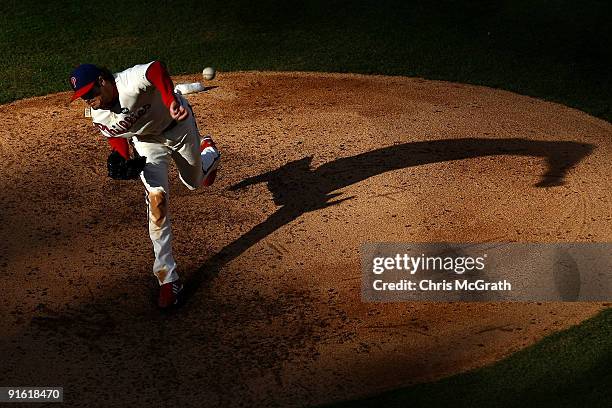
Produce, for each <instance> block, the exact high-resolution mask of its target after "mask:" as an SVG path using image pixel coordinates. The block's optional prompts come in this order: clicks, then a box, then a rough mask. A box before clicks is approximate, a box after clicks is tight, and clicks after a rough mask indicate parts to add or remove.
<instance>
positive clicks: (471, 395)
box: [330, 309, 612, 408]
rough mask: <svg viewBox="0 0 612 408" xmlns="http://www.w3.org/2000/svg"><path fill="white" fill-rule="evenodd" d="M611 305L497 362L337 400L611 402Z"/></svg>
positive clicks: (397, 403) (483, 404) (457, 407)
mask: <svg viewBox="0 0 612 408" xmlns="http://www.w3.org/2000/svg"><path fill="white" fill-rule="evenodd" d="M611 367H612V309H607V310H605V311H604V312H602V313H600V314H599V315H598V316H596V317H594V318H592V319H590V320H588V321H586V322H584V323H582V324H581V325H578V326H574V327H572V328H570V329H568V330H566V331H563V332H560V333H555V334H553V335H551V336H548V337H546V338H545V339H544V340H543V341H541V342H539V343H537V344H535V345H534V346H531V347H528V348H527V349H525V350H522V351H520V352H518V353H515V354H513V355H512V356H510V357H509V358H507V359H505V360H502V361H500V362H498V363H496V364H494V365H492V366H489V367H485V368H482V369H479V370H475V371H472V372H469V373H465V374H460V375H456V376H453V377H449V378H446V379H444V380H441V381H438V382H434V383H427V384H419V385H415V386H412V387H408V388H405V389H400V390H395V391H391V392H388V393H385V394H382V395H379V396H376V397H373V398H369V399H364V400H360V401H350V402H345V403H340V404H336V405H332V406H330V408H331V407H334V408H349V407H351V408H352V407H355V408H356V407H363V408H365V407H385V408H391V407H415V408H418V407H423V408H436V407H453V408H461V407H466V408H467V407H480V408H488V407H508V408H510V407H516V408H527V407H538V408H548V407H550V408H559V407H589V408H593V407H610V406H611V405H612V369H611Z"/></svg>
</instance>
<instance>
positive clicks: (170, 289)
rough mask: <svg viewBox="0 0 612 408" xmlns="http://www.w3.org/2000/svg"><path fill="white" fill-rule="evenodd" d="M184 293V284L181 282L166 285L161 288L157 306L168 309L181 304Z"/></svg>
mask: <svg viewBox="0 0 612 408" xmlns="http://www.w3.org/2000/svg"><path fill="white" fill-rule="evenodd" d="M182 291H183V284H182V283H181V282H180V281H174V282H169V283H164V284H163V285H161V286H160V288H159V299H158V300H157V305H158V306H159V307H160V308H162V309H167V308H169V307H170V306H174V305H176V304H178V303H179V301H180V299H181V295H182Z"/></svg>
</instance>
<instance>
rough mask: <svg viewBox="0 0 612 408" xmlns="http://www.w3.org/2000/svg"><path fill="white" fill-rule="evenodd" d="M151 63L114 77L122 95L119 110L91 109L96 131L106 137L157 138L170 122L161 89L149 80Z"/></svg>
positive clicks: (119, 73) (120, 95)
mask: <svg viewBox="0 0 612 408" xmlns="http://www.w3.org/2000/svg"><path fill="white" fill-rule="evenodd" d="M152 63H153V62H150V63H148V64H142V65H136V66H134V67H132V68H128V69H126V70H125V71H122V72H118V73H116V74H114V76H115V85H116V86H117V91H118V92H119V107H118V108H117V109H113V110H114V111H111V110H105V109H92V110H91V118H92V120H93V124H94V126H95V127H96V128H98V129H99V130H100V132H102V134H103V135H104V136H106V137H124V138H126V139H129V138H131V137H133V136H149V135H150V136H157V135H160V134H161V133H162V131H163V130H164V129H166V128H167V127H168V126H169V125H170V124H171V123H172V120H173V119H172V118H171V117H170V112H169V111H168V107H167V106H166V105H164V103H163V101H162V98H161V94H160V92H159V90H158V89H157V88H156V87H155V86H154V85H153V84H152V83H151V82H149V80H148V79H147V77H146V72H147V69H148V68H149V66H150V65H151V64H152Z"/></svg>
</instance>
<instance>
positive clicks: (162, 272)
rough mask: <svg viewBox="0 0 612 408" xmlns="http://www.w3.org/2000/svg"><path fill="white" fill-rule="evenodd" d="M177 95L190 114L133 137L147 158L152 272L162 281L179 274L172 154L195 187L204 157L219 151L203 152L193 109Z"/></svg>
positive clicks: (186, 182)
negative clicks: (170, 210)
mask: <svg viewBox="0 0 612 408" xmlns="http://www.w3.org/2000/svg"><path fill="white" fill-rule="evenodd" d="M178 97H179V98H180V99H181V103H182V105H183V106H185V107H188V109H189V113H190V114H189V117H188V118H186V119H185V120H183V121H181V122H177V123H176V125H175V126H174V127H172V128H170V129H168V130H166V131H164V132H163V133H162V134H161V135H159V136H146V137H144V136H142V137H139V138H134V139H135V140H134V148H135V149H136V151H137V152H138V154H140V155H141V156H145V157H146V158H147V162H146V165H145V168H144V170H143V171H142V173H141V174H140V178H141V180H142V182H143V184H144V186H145V189H146V193H145V196H146V199H145V201H146V204H147V214H148V219H149V236H150V238H151V242H152V243H153V252H154V254H155V261H154V263H153V274H154V275H155V276H156V277H157V279H158V281H159V284H160V285H163V284H164V283H169V282H174V281H176V280H177V279H178V278H179V276H178V274H177V272H176V262H175V260H174V257H173V255H172V230H171V222H170V216H169V213H168V200H169V193H170V190H169V186H168V164H169V162H170V158H172V159H173V160H174V162H175V163H176V166H177V169H178V172H179V177H180V179H181V181H182V182H183V184H184V185H185V186H187V188H189V189H190V190H195V189H197V188H198V187H200V186H201V184H202V180H203V178H204V171H203V170H202V161H204V162H205V163H210V162H211V161H213V160H214V156H215V155H217V154H216V153H215V152H214V151H212V150H211V149H206V150H204V151H203V152H202V153H200V142H201V139H200V132H199V131H198V127H197V125H196V121H195V118H194V116H193V111H192V110H191V106H189V104H188V103H187V101H186V100H185V99H184V98H182V97H180V96H178Z"/></svg>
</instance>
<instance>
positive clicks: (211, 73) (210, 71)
mask: <svg viewBox="0 0 612 408" xmlns="http://www.w3.org/2000/svg"><path fill="white" fill-rule="evenodd" d="M216 74H217V71H215V69H214V68H213V67H206V68H204V70H203V71H202V76H203V77H204V79H205V80H207V81H210V80H211V79H214V78H215V75H216Z"/></svg>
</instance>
